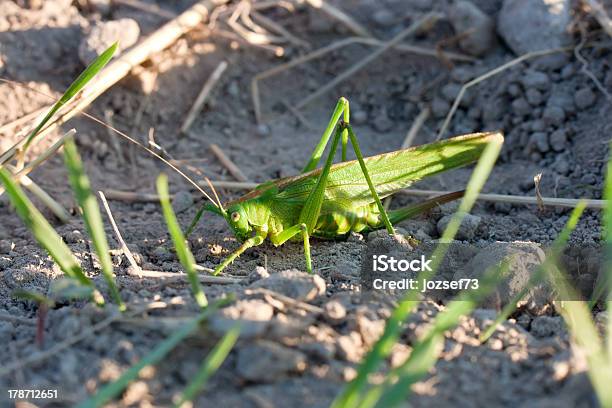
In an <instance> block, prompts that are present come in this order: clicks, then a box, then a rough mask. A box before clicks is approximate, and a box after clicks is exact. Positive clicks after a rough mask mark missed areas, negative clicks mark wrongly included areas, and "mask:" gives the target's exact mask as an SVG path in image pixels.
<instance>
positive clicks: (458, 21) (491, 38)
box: [448, 1, 495, 56]
mask: <svg viewBox="0 0 612 408" xmlns="http://www.w3.org/2000/svg"><path fill="white" fill-rule="evenodd" d="M448 18H449V20H450V23H451V25H452V26H453V28H454V30H455V33H456V34H460V33H465V32H467V34H466V35H465V36H464V37H462V38H461V40H460V41H459V46H460V47H461V48H462V49H463V50H464V51H465V52H467V53H468V54H472V55H476V56H481V55H483V54H485V53H486V52H487V51H488V50H490V49H491V48H492V47H493V45H495V27H494V24H493V20H492V19H491V18H490V17H489V16H487V15H486V14H485V13H483V12H482V11H481V10H480V9H479V8H478V7H476V6H475V5H474V4H472V3H471V2H469V1H457V2H456V3H454V4H453V5H452V6H451V7H450V9H449V13H448Z"/></svg>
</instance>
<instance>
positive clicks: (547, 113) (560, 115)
mask: <svg viewBox="0 0 612 408" xmlns="http://www.w3.org/2000/svg"><path fill="white" fill-rule="evenodd" d="M542 119H544V122H546V123H548V124H549V125H555V126H559V125H562V124H563V122H565V111H564V110H563V108H561V107H560V106H548V107H546V109H544V112H543V113H542Z"/></svg>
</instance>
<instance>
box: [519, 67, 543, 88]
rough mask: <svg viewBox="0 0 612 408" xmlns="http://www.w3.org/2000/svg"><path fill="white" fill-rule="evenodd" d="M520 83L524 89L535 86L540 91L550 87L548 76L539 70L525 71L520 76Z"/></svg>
mask: <svg viewBox="0 0 612 408" xmlns="http://www.w3.org/2000/svg"><path fill="white" fill-rule="evenodd" d="M521 84H523V87H525V89H526V90H527V89H529V88H535V89H539V90H540V91H547V90H548V89H549V88H550V78H549V77H548V75H546V73H544V72H541V71H527V72H525V75H523V77H522V78H521Z"/></svg>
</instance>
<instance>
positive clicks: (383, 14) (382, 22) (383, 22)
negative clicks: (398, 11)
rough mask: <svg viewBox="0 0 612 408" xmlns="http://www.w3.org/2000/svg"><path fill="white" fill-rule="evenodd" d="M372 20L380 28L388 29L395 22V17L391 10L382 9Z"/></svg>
mask: <svg viewBox="0 0 612 408" xmlns="http://www.w3.org/2000/svg"><path fill="white" fill-rule="evenodd" d="M372 20H373V21H374V22H375V23H376V24H377V25H379V26H380V27H388V26H390V25H392V24H393V23H394V22H395V16H394V15H393V13H391V12H390V11H389V10H387V9H384V8H381V9H379V10H377V11H376V12H375V13H374V14H373V15H372Z"/></svg>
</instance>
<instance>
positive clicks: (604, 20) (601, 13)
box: [583, 0, 612, 37]
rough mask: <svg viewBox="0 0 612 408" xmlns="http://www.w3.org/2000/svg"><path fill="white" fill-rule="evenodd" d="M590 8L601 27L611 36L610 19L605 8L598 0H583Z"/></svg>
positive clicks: (611, 21)
mask: <svg viewBox="0 0 612 408" xmlns="http://www.w3.org/2000/svg"><path fill="white" fill-rule="evenodd" d="M583 1H584V2H585V3H586V4H588V6H589V7H590V8H591V12H592V14H593V16H594V17H595V19H596V20H597V22H598V23H599V25H600V26H601V28H603V29H604V31H605V32H606V33H607V34H608V35H609V36H610V37H612V20H610V17H608V13H606V9H605V8H604V7H603V5H602V4H601V3H600V2H599V1H598V0H583Z"/></svg>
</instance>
